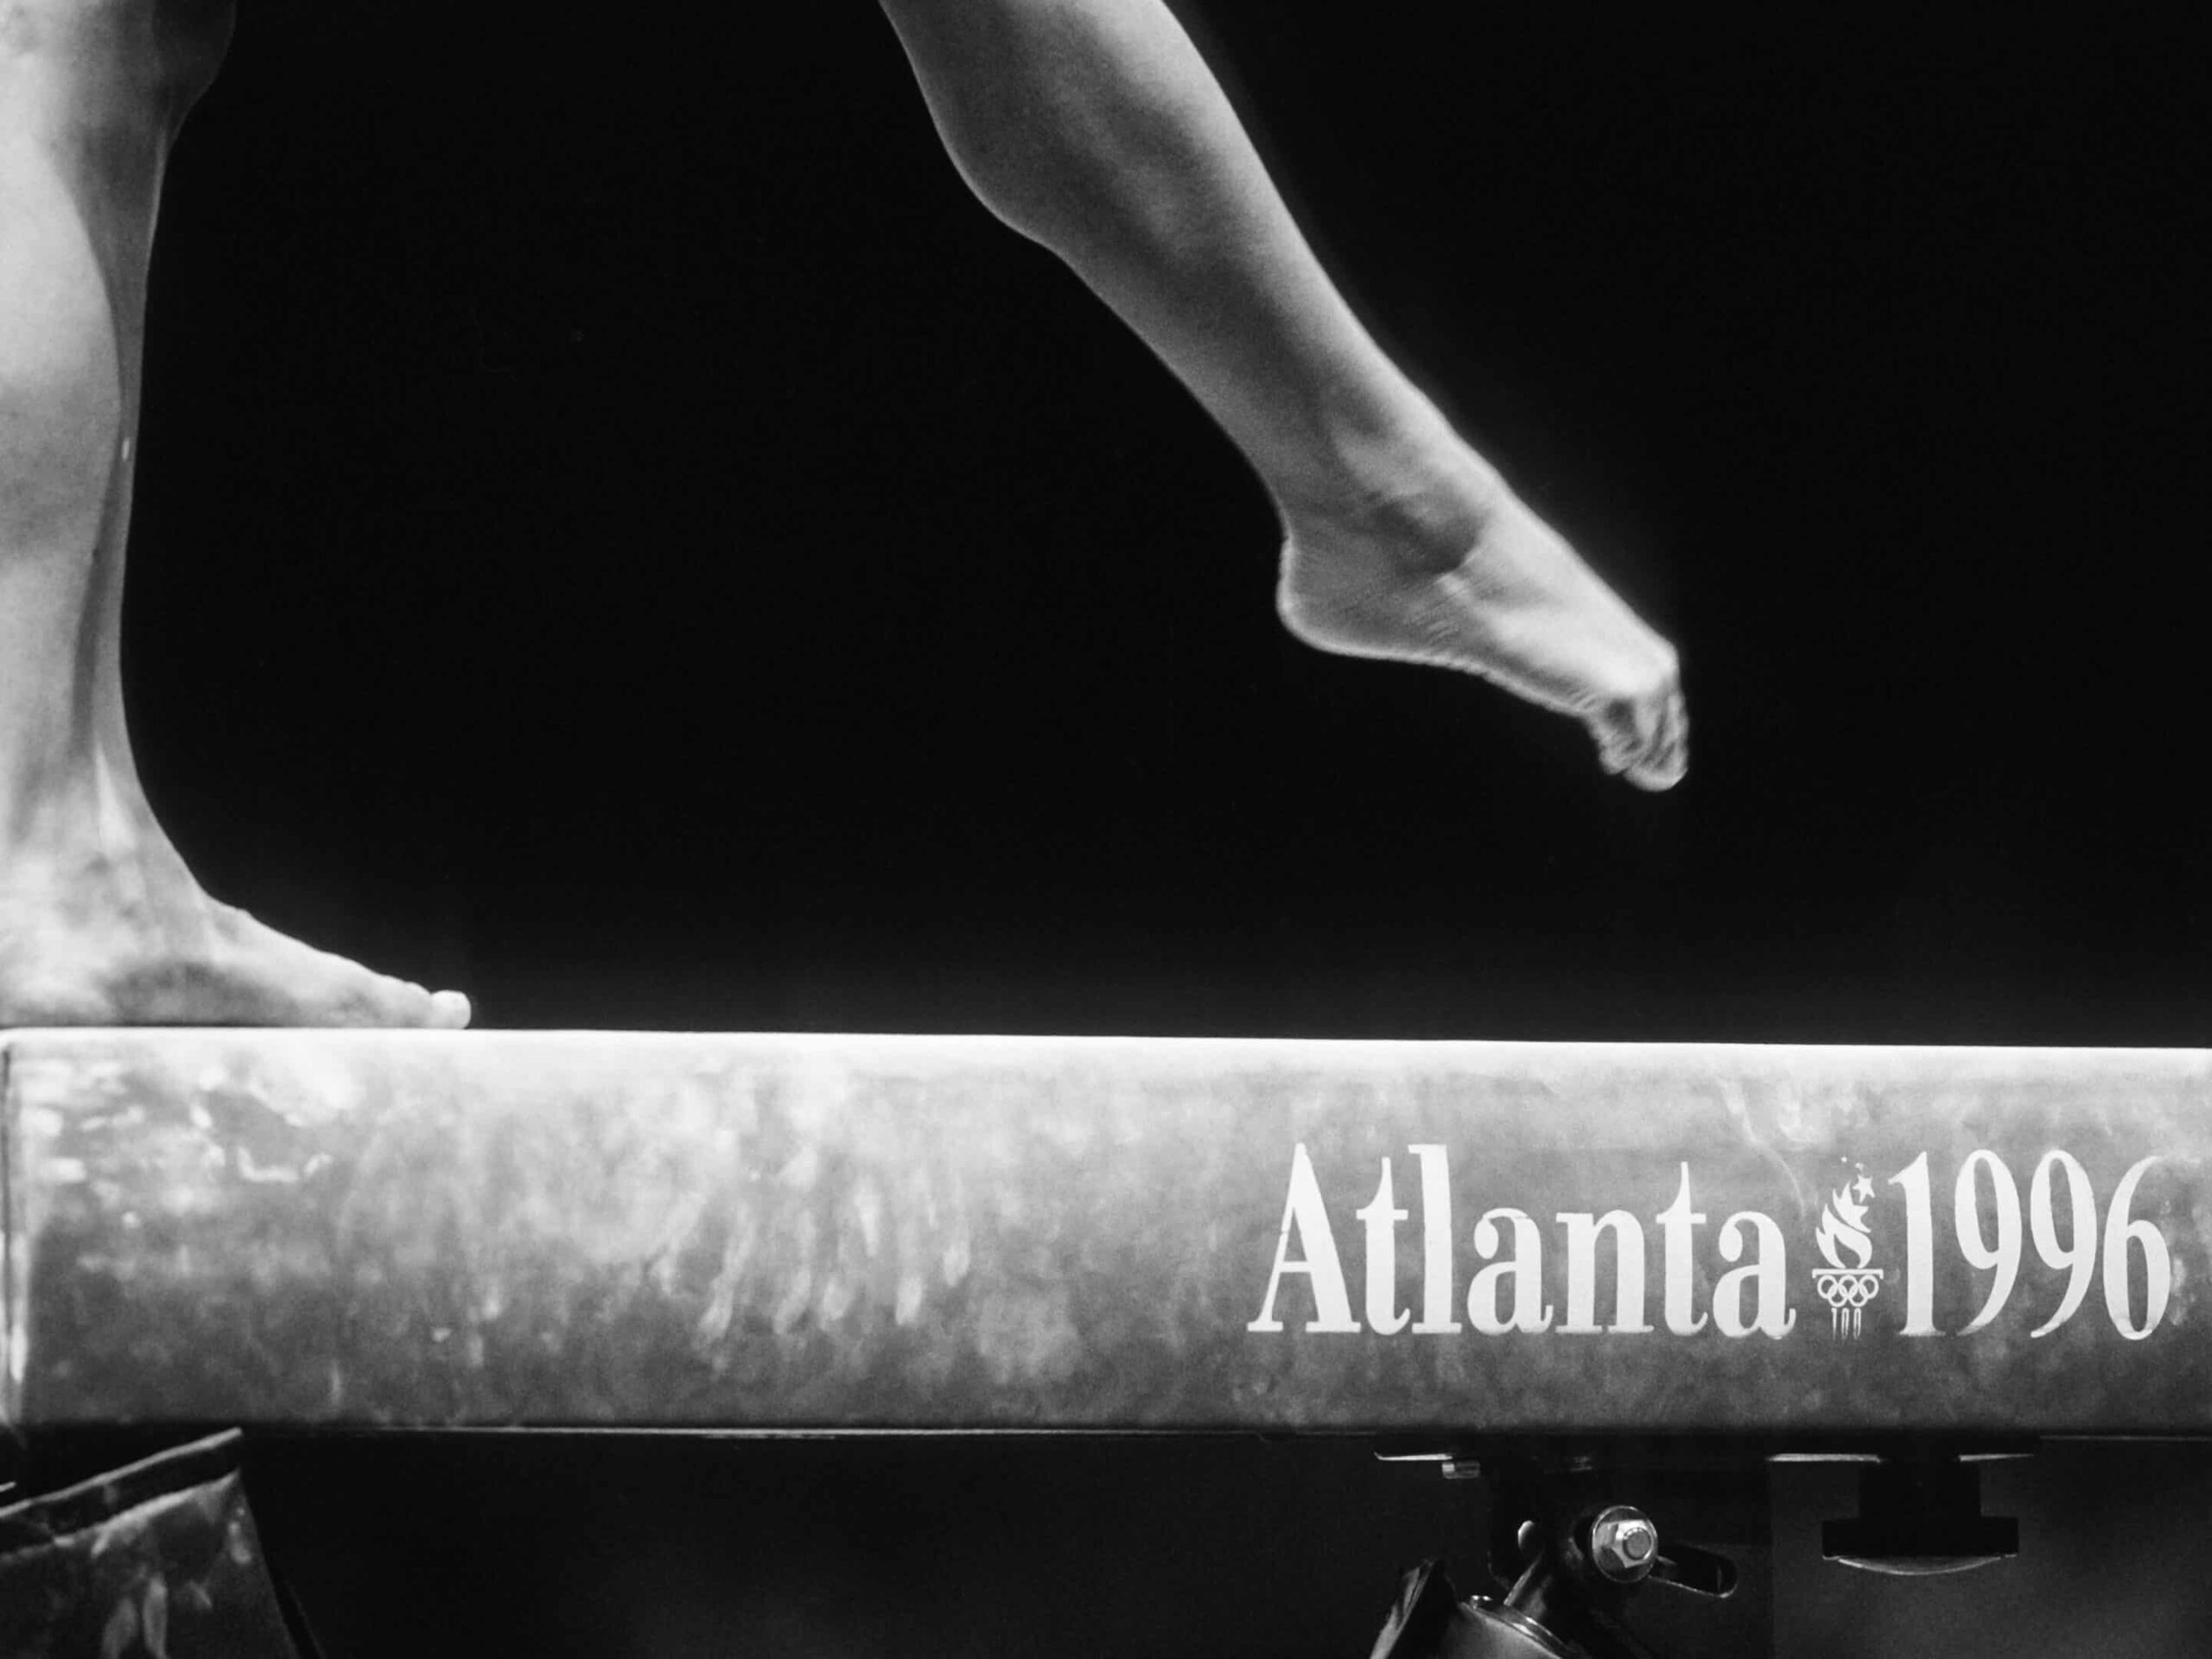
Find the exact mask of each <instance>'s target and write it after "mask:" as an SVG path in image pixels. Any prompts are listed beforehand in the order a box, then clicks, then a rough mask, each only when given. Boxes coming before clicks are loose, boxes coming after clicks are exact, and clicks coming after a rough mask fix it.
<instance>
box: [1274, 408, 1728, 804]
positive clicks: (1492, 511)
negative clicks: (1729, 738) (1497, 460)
mask: <svg viewBox="0 0 2212 1659" xmlns="http://www.w3.org/2000/svg"><path fill="white" fill-rule="evenodd" d="M1283 518H1284V522H1285V524H1286V525H1287V529H1288V539H1287V541H1286V542H1285V543H1284V544H1283V550H1282V569H1281V582H1280V584H1279V585H1278V587H1277V588H1276V594H1275V602H1276V607H1277V608H1278V609H1279V610H1280V611H1281V614H1282V620H1283V622H1284V625H1285V626H1287V627H1288V628H1289V629H1290V631H1291V632H1293V633H1294V634H1296V635H1297V636H1298V637H1299V638H1300V639H1302V640H1304V641H1305V642H1306V644H1307V645H1315V646H1318V647H1319V648H1320V649H1321V650H1323V651H1329V652H1339V653H1341V654H1343V655H1345V656H1349V657H1376V658H1388V659H1390V660H1392V661H1396V662H1408V663H1427V664H1433V665H1434V666H1436V667H1439V668H1454V669H1459V670H1460V671H1463V672H1465V673H1469V674H1476V675H1479V676H1481V677H1483V678H1484V679H1486V680H1489V681H1491V682H1492V683H1495V684H1497V685H1500V686H1503V687H1504V688H1505V689H1506V690H1509V691H1511V692H1513V693H1514V694H1515V695H1516V696H1522V697H1525V698H1527V699H1528V700H1529V702H1534V703H1537V704H1539V705H1541V707H1543V708H1546V709H1555V710H1557V711H1558V712H1559V713H1560V714H1563V715H1572V716H1573V717H1574V718H1575V719H1577V720H1580V721H1581V722H1582V723H1583V724H1584V725H1585V726H1586V727H1587V728H1589V729H1590V734H1591V735H1592V737H1593V738H1595V739H1596V740H1597V743H1598V756H1599V762H1600V763H1601V764H1602V765H1603V766H1605V770H1606V771H1608V772H1618V773H1620V774H1622V775H1623V776H1624V777H1626V778H1627V779H1628V780H1629V781H1630V783H1632V784H1635V785H1638V786H1640V787H1642V788H1644V789H1671V788H1672V787H1673V786H1674V785H1676V784H1678V783H1680V782H1681V779H1682V775H1683V773H1684V772H1685V771H1686V770H1687V769H1688V765H1689V716H1688V714H1687V713H1686V712H1685V710H1684V709H1683V706H1682V695H1681V684H1680V681H1679V677H1678V674H1677V670H1676V665H1675V650H1674V647H1673V646H1672V645H1669V644H1668V643H1667V642H1666V641H1665V640H1664V639H1661V638H1660V637H1659V636H1658V635H1657V634H1656V633H1654V632H1652V631H1651V630H1650V629H1649V628H1648V627H1646V626H1644V625H1643V622H1642V621H1641V620H1638V619H1637V615H1636V613H1634V612H1633V611H1631V610H1630V609H1629V607H1627V606H1626V605H1624V604H1623V603H1622V602H1621V601H1620V599H1619V597H1618V595H1617V594H1614V592H1613V591H1612V589H1611V588H1608V587H1606V586H1605V583H1604V582H1601V581H1600V580H1599V578H1598V576H1597V575H1596V573H1595V572H1593V571H1592V569H1590V567H1589V566H1588V565H1586V564H1585V563H1583V562H1582V561H1581V559H1580V558H1579V557H1578V556H1576V554H1575V552H1574V550H1573V548H1571V547H1569V546H1568V545H1567V543H1566V542H1565V541H1564V540H1563V539H1561V538H1560V536H1559V534H1558V533H1557V532H1556V531H1554V530H1553V529H1552V528H1551V527H1550V526H1549V525H1548V524H1545V523H1544V522H1543V520H1542V519H1541V518H1537V517H1536V515H1535V513H1533V512H1530V511H1529V508H1528V507H1527V506H1526V505H1524V504H1523V503H1522V501H1521V500H1520V499H1519V498H1518V497H1516V495H1514V493H1512V491H1511V490H1510V489H1509V488H1507V487H1506V486H1505V485H1504V483H1503V481H1502V480H1499V479H1498V478H1497V475H1496V474H1494V473H1491V471H1490V470H1489V469H1488V467H1485V466H1484V464H1483V463H1482V462H1481V461H1478V460H1477V459H1476V458H1475V457H1474V456H1473V454H1471V452H1469V451H1466V450H1465V449H1464V448H1463V449H1462V450H1461V451H1460V454H1459V457H1458V458H1457V459H1456V460H1454V461H1451V462H1449V463H1446V464H1444V465H1440V466H1439V467H1437V468H1435V469H1434V476H1433V480H1432V481H1431V482H1429V483H1428V484H1427V485H1425V486H1421V487H1418V488H1412V487H1408V488H1406V489H1402V490H1393V491H1391V492H1389V493H1381V494H1370V495H1369V496H1367V497H1365V498H1363V499H1360V500H1359V501H1358V502H1357V505H1355V506H1354V507H1352V508H1351V510H1349V511H1347V510H1345V509H1344V508H1342V507H1332V508H1331V509H1329V510H1324V511H1313V510H1306V511H1300V510H1298V509H1295V508H1292V507H1288V506H1286V507H1285V509H1284V512H1283Z"/></svg>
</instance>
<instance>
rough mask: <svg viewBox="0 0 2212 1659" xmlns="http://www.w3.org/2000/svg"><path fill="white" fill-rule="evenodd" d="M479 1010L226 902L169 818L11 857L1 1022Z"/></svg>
mask: <svg viewBox="0 0 2212 1659" xmlns="http://www.w3.org/2000/svg"><path fill="white" fill-rule="evenodd" d="M133 816H135V815H133ZM468 1013H469V1009H468V999H467V997H465V996H462V995H460V994H459V993H457V992H454V991H441V992H438V993H437V994H436V995H432V994H431V993H430V992H429V991H426V990H424V989H423V988H422V987H421V986H419V985H410V984H408V983H407V982H404V981H402V980H397V979H390V978H386V977H385V976H383V975H381V974H374V973H371V972H370V971H369V970H368V969H365V968H363V967H360V966H359V965H358V964H356V963H351V962H348V961H346V959H345V958H344V957H334V956H332V955H330V954H328V953H327V952H326V951H321V950H313V949H311V948H309V947H308V946H307V945H304V944H301V943H300V942H299V941H298V940H296V939H291V938H286V937H285V936H284V935H283V934H282V933H279V932H277V931H276V930H275V929H274V928H270V927H264V926H263V925H261V924H260V923H259V922H257V921H255V920H254V919H253V918H252V917H251V916H249V915H247V914H246V913H245V912H244V911H242V910H235V909H233V908H232V907H231V906H228V905H224V904H219V903H217V902H216V901H215V900H214V899H210V898H209V897H208V896H207V893H204V892H202V891H201V889H200V886H199V884H198V883H197V882H196V881H194V880H193V878H192V875H191V873H190V872H189V871H188V870H187V869H186V868H185V866H184V861H182V860H181V858H179V857H178V856H177V855H176V853H175V849H172V848H171V847H170V846H169V844H168V841H167V840H166V839H165V838H164V837H162V836H161V834H160V832H159V831H158V830H150V833H142V832H141V831H140V830H139V829H130V830H127V831H124V832H122V833H119V834H118V833H116V832H115V831H113V830H112V829H111V830H110V832H109V833H108V834H106V835H105V836H99V835H93V836H78V837H75V838H73V840H72V842H70V844H68V845H67V846H66V847H64V848H62V849H59V851H58V853H57V854H38V855H29V854H25V853H22V852H16V853H13V854H11V855H10V856H9V857H8V858H7V859H6V860H5V861H4V866H0V1027H10V1026H431V1027H447V1028H456V1027H461V1026H465V1025H467V1023H468Z"/></svg>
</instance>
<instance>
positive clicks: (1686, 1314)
mask: <svg viewBox="0 0 2212 1659" xmlns="http://www.w3.org/2000/svg"><path fill="white" fill-rule="evenodd" d="M1658 1220H1659V1230H1660V1231H1661V1232H1662V1233H1664V1234H1665V1235H1666V1237H1667V1283H1666V1287H1665V1296H1664V1301H1665V1305H1666V1312H1667V1328H1668V1329H1669V1331H1671V1332H1674V1333H1675V1335H1676V1336H1678V1337H1694V1336H1695V1335H1696V1334H1697V1333H1698V1332H1700V1331H1702V1330H1704V1329H1705V1315H1704V1314H1702V1313H1699V1312H1698V1311H1697V1306H1696V1298H1695V1296H1694V1292H1695V1290H1696V1288H1697V1278H1696V1268H1695V1265H1694V1263H1693V1262H1691V1260H1690V1251H1691V1250H1692V1249H1693V1248H1694V1245H1695V1240H1694V1237H1693V1235H1694V1233H1695V1232H1696V1230H1698V1229H1699V1228H1700V1227H1702V1226H1704V1225H1705V1217H1703V1216H1702V1215H1700V1214H1699V1213H1698V1212H1697V1211H1694V1210H1693V1209H1691V1208H1690V1166H1688V1164H1684V1165H1683V1166H1682V1184H1681V1187H1680V1188H1679V1189H1678V1190H1677V1191H1676V1192H1675V1201H1674V1203H1672V1204H1671V1205H1668V1206H1667V1208H1666V1209H1664V1210H1662V1211H1660V1212H1659V1217H1658Z"/></svg>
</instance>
